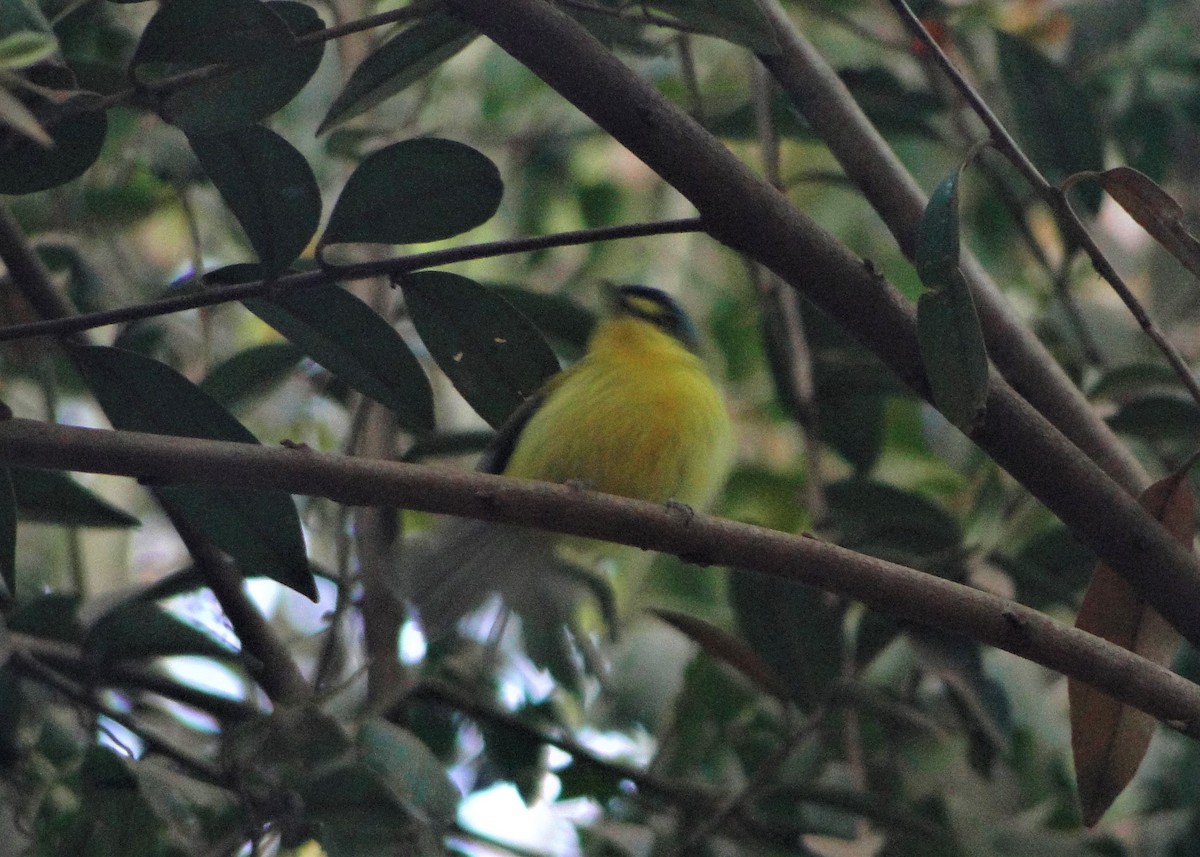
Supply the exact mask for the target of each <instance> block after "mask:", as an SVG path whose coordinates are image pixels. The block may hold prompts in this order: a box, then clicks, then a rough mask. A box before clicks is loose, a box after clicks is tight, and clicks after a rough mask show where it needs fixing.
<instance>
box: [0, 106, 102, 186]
mask: <svg viewBox="0 0 1200 857" xmlns="http://www.w3.org/2000/svg"><path fill="white" fill-rule="evenodd" d="M23 105H24V106H25V107H26V108H27V109H28V110H29V112H30V114H31V115H32V117H33V119H34V121H35V122H36V123H37V124H38V125H39V127H40V128H42V129H43V130H44V131H45V133H47V134H49V135H50V145H48V146H47V145H45V144H43V143H40V142H38V141H37V140H35V139H32V138H31V137H30V136H29V135H27V134H26V133H23V132H22V131H19V130H17V129H16V128H14V127H11V126H10V125H4V124H0V193H11V194H21V193H34V192H35V191H39V190H46V189H48V188H52V187H58V186H59V185H61V184H66V183H67V182H69V181H71V180H72V179H74V178H77V177H79V176H80V175H82V174H83V172H84V171H85V170H86V169H87V168H88V167H90V166H91V165H92V164H93V163H94V162H95V160H96V158H98V157H99V156H100V147H101V146H103V145H104V136H105V134H106V133H107V131H108V119H107V117H106V116H105V114H104V112H103V111H100V110H87V109H84V106H83V99H80V98H74V99H71V100H69V101H66V102H64V103H62V104H55V103H53V102H51V101H50V100H49V99H45V98H42V97H40V96H36V95H28V96H23Z"/></svg>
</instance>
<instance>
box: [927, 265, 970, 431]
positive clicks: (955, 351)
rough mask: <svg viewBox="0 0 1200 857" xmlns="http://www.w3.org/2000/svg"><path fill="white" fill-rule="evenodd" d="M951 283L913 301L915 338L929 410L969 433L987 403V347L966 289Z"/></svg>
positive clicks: (958, 279)
mask: <svg viewBox="0 0 1200 857" xmlns="http://www.w3.org/2000/svg"><path fill="white" fill-rule="evenodd" d="M955 280H956V283H955V285H954V286H953V287H952V288H950V289H948V290H947V291H944V292H933V293H928V294H924V295H921V298H920V300H919V301H917V339H918V342H919V344H920V347H921V361H922V362H923V363H924V364H925V373H926V375H927V376H928V378H929V386H930V390H931V392H932V394H933V403H934V405H936V406H937V409H938V410H939V411H941V412H942V414H943V415H944V416H945V417H946V419H948V420H950V422H951V423H953V424H954V425H955V426H957V427H958V428H959V429H960V430H962V431H963V432H964V433H965V434H970V433H971V432H972V431H974V429H975V427H976V426H978V425H979V423H980V422H981V421H982V420H983V413H984V409H985V407H986V404H987V396H988V359H987V348H986V346H985V345H984V341H983V331H982V330H981V329H980V327H979V316H978V314H977V313H976V311H975V300H974V298H972V297H971V289H970V287H969V286H968V285H967V282H966V280H965V279H964V278H963V277H962V276H961V275H959V276H958V277H956V278H955Z"/></svg>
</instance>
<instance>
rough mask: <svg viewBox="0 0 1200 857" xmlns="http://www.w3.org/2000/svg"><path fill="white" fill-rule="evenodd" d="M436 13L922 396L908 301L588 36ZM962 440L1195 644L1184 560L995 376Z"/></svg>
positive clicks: (509, 5)
mask: <svg viewBox="0 0 1200 857" xmlns="http://www.w3.org/2000/svg"><path fill="white" fill-rule="evenodd" d="M448 5H449V6H450V8H451V9H452V10H454V11H456V12H457V13H458V14H459V15H460V16H461V17H463V18H465V19H466V20H467V21H468V22H469V23H471V24H472V25H474V26H476V27H478V28H479V29H480V30H482V31H483V32H484V33H485V34H486V35H488V36H489V37H491V38H492V39H493V40H494V41H496V42H497V43H498V44H499V45H500V46H501V47H502V48H504V49H505V50H506V51H508V52H509V53H510V54H512V55H513V56H514V57H515V58H516V59H518V60H519V61H521V62H522V63H524V64H525V65H526V66H527V67H528V68H530V70H532V71H533V72H534V73H535V74H537V75H538V76H539V77H541V78H542V79H543V80H544V81H546V82H547V83H548V84H549V85H550V86H552V87H553V88H554V89H555V90H557V91H558V92H559V94H560V95H562V96H563V97H564V98H566V99H567V100H568V101H570V102H571V103H573V104H574V105H575V106H576V107H578V108H579V109H580V110H582V111H583V112H584V113H585V114H587V115H588V116H589V117H590V118H591V119H592V120H593V121H594V122H596V124H598V125H599V126H600V127H602V128H603V129H604V130H605V131H607V132H608V133H609V134H611V135H612V136H613V137H615V138H616V139H617V140H618V141H620V142H621V143H623V144H624V145H625V146H626V147H628V148H629V149H630V150H631V151H632V152H633V153H634V154H635V155H637V156H638V157H640V158H641V159H642V160H643V161H644V162H645V163H646V164H647V165H648V166H650V167H651V168H652V169H654V170H655V171H656V172H657V173H658V174H659V175H660V176H662V177H663V179H665V180H666V181H667V182H668V183H670V184H671V185H673V186H674V187H675V188H676V189H677V190H678V191H679V192H680V193H682V194H683V195H684V196H685V197H687V198H688V199H689V200H690V201H691V202H692V204H693V205H695V206H696V208H697V209H699V211H700V215H701V218H702V219H703V221H704V223H705V226H706V228H707V230H708V232H709V234H710V235H712V236H713V237H714V238H716V239H717V240H718V241H721V242H723V243H725V244H727V245H728V246H730V247H731V248H733V249H735V250H737V251H738V252H741V253H744V254H745V255H748V256H750V257H752V258H754V259H756V260H758V261H759V262H761V263H762V264H764V265H766V266H767V267H768V268H770V269H771V270H773V271H774V272H775V273H777V274H779V275H780V276H781V277H782V278H783V279H784V280H785V281H786V282H788V283H789V284H790V285H791V286H792V287H793V288H795V289H797V290H799V291H800V292H801V293H802V294H804V296H805V297H807V298H809V299H810V300H812V301H813V302H814V303H816V304H817V305H818V306H820V307H821V308H822V309H824V310H825V311H826V312H827V313H828V314H829V315H830V316H832V317H833V318H834V319H835V320H836V321H837V322H838V323H839V324H841V325H842V327H844V328H845V329H846V330H847V331H848V332H849V333H850V334H851V335H852V336H854V337H855V338H856V339H857V340H858V341H860V342H862V343H863V344H864V345H865V346H866V347H868V348H870V349H871V350H872V351H874V352H875V354H876V355H877V356H878V357H879V358H880V359H881V360H882V361H883V362H884V363H885V364H886V365H888V366H889V367H890V368H891V369H892V371H893V372H895V373H896V374H897V376H899V377H900V378H901V380H903V381H904V382H905V383H906V384H908V385H909V386H910V387H912V388H913V389H914V390H915V391H916V392H917V393H918V394H920V395H922V396H924V397H925V398H926V399H928V398H929V389H928V382H927V380H926V376H925V371H924V368H923V364H922V361H921V357H920V352H919V349H918V346H917V336H916V317H915V312H914V309H913V307H912V305H911V304H910V303H909V302H908V301H906V300H905V299H904V297H903V296H902V295H901V294H900V293H899V292H898V291H897V290H896V289H895V288H894V287H892V286H891V285H890V284H889V283H888V282H887V281H885V280H884V279H883V278H882V277H881V276H880V275H879V274H878V272H877V271H876V270H875V269H874V267H873V266H868V265H866V264H865V263H864V262H863V261H862V260H861V259H859V258H858V257H856V256H855V255H854V254H853V253H851V252H850V250H849V249H847V248H846V247H845V246H844V245H843V244H841V243H840V242H839V241H838V240H837V239H836V238H834V237H833V236H832V235H830V234H829V233H827V232H825V231H824V230H823V229H821V228H820V227H819V226H818V225H817V224H816V223H814V222H813V221H812V220H811V219H810V218H809V217H807V216H806V215H804V214H803V213H801V212H800V211H798V210H797V209H796V208H795V207H794V206H792V205H791V203H790V202H789V201H788V200H787V199H786V198H785V197H784V196H783V195H782V194H781V193H779V192H778V191H777V190H775V188H773V187H771V186H770V185H769V184H767V183H766V182H763V181H762V180H761V179H760V178H759V177H758V176H756V175H755V174H754V173H753V171H751V170H750V169H749V168H748V167H747V166H746V165H745V164H743V163H742V162H741V161H740V160H738V159H737V158H736V157H735V156H734V155H733V154H732V153H730V152H729V150H728V149H726V148H725V147H724V146H723V145H722V144H721V143H720V141H718V140H717V139H716V138H715V137H713V136H712V135H711V134H709V133H708V132H707V131H705V130H704V129H703V128H702V127H700V126H699V125H698V124H697V123H696V122H695V121H694V120H692V119H691V117H689V116H688V115H687V114H686V113H684V112H683V111H682V110H680V109H679V108H678V107H676V106H675V105H673V104H671V103H670V102H669V101H667V99H666V98H665V97H663V96H662V95H661V94H660V93H659V92H658V91H657V90H655V89H654V88H653V87H651V86H649V85H648V84H646V83H645V82H644V81H642V80H641V79H640V78H638V77H637V76H636V75H635V74H634V73H633V72H632V71H630V70H629V69H628V68H626V67H625V65H624V64H622V63H621V62H620V61H619V60H618V59H617V58H616V57H614V56H613V55H612V53H611V52H609V51H608V50H607V49H606V48H605V47H604V46H603V45H602V44H601V43H600V42H599V41H597V40H596V39H595V38H594V37H593V36H592V35H591V34H590V33H588V32H587V30H585V29H584V28H583V27H581V26H580V25H579V24H578V23H576V22H575V21H574V20H573V19H571V18H570V17H569V16H567V15H565V14H564V13H562V12H560V11H559V10H557V9H556V8H555V7H553V6H551V5H550V4H548V3H546V2H543V0H508V2H506V3H504V4H502V5H500V4H495V3H493V2H491V1H490V0H450V2H449V3H448ZM971 439H972V440H973V441H975V442H976V443H977V444H978V445H979V446H980V447H981V448H983V449H984V450H985V451H986V452H987V453H988V454H989V455H990V456H991V457H992V458H993V459H994V460H995V461H996V462H997V463H998V464H999V465H1000V466H1001V467H1003V468H1004V469H1005V470H1007V471H1008V472H1009V473H1010V474H1012V475H1013V477H1015V478H1016V479H1017V480H1018V481H1019V482H1021V483H1022V484H1023V485H1024V486H1025V487H1026V488H1028V489H1029V490H1030V492H1031V493H1032V494H1033V495H1034V496H1035V497H1037V498H1038V499H1039V500H1041V501H1042V502H1043V503H1045V504H1046V506H1048V507H1049V508H1050V509H1051V510H1052V511H1053V512H1054V513H1055V514H1056V515H1057V516H1058V517H1059V518H1060V519H1061V520H1062V521H1063V522H1064V523H1066V524H1067V526H1068V527H1070V528H1071V530H1072V531H1073V532H1074V533H1075V535H1076V536H1077V537H1078V538H1079V540H1080V541H1082V542H1083V543H1084V544H1085V545H1087V546H1088V547H1089V548H1091V549H1092V550H1093V551H1094V552H1095V553H1097V554H1098V555H1099V556H1101V557H1102V558H1104V559H1105V560H1106V561H1107V562H1108V563H1109V565H1111V566H1112V567H1113V568H1114V569H1115V570H1116V571H1117V572H1118V573H1119V574H1121V575H1122V576H1123V577H1124V578H1125V579H1126V580H1128V581H1129V582H1130V583H1131V585H1133V586H1134V587H1136V588H1137V590H1138V591H1139V593H1141V594H1142V595H1144V596H1145V597H1146V599H1147V600H1148V601H1149V602H1150V603H1151V604H1153V605H1154V606H1155V607H1156V608H1157V609H1158V610H1159V611H1160V612H1161V613H1162V614H1163V615H1164V616H1166V617H1168V619H1169V621H1170V622H1171V623H1172V624H1173V625H1175V627H1176V628H1178V629H1179V630H1180V631H1181V632H1182V633H1183V634H1184V636H1186V637H1187V638H1188V639H1190V640H1193V641H1200V615H1198V614H1197V611H1195V610H1194V609H1192V608H1191V605H1195V604H1200V563H1198V562H1197V559H1196V557H1195V556H1194V555H1193V554H1192V553H1191V552H1190V551H1188V550H1185V549H1184V548H1183V547H1182V546H1180V545H1179V543H1178V542H1176V541H1175V540H1174V539H1173V538H1172V537H1171V535H1170V534H1169V533H1167V532H1166V530H1164V529H1163V528H1162V527H1161V526H1160V525H1159V524H1158V522H1156V521H1155V520H1154V519H1153V518H1152V517H1151V516H1150V515H1149V514H1148V513H1147V512H1146V511H1145V510H1144V509H1142V508H1141V506H1140V505H1139V504H1138V503H1137V501H1136V500H1135V499H1134V498H1133V497H1132V496H1130V495H1129V494H1128V493H1127V492H1126V491H1125V490H1124V489H1123V488H1122V487H1121V486H1119V485H1118V484H1117V483H1115V482H1114V481H1112V479H1110V478H1109V477H1108V476H1107V475H1105V473H1104V472H1103V471H1102V470H1101V469H1100V468H1099V467H1098V466H1097V465H1096V464H1095V463H1094V462H1093V461H1092V460H1091V459H1089V458H1088V457H1087V456H1086V455H1084V454H1083V453H1082V452H1081V451H1080V450H1079V449H1078V447H1076V446H1075V445H1074V444H1072V443H1071V442H1070V441H1069V440H1068V439H1067V438H1066V437H1064V436H1063V435H1062V434H1061V433H1060V432H1059V431H1058V430H1057V429H1055V428H1054V426H1052V425H1051V424H1050V423H1049V422H1048V421H1047V420H1046V419H1045V417H1043V416H1042V415H1041V414H1040V413H1038V412H1037V411H1036V410H1035V409H1034V408H1033V407H1032V406H1031V405H1030V404H1029V403H1028V402H1027V401H1026V400H1025V399H1023V398H1021V396H1019V395H1018V394H1017V393H1016V392H1015V391H1014V390H1013V389H1012V388H1011V387H1010V386H1009V385H1008V384H1007V383H1006V382H1005V381H1004V379H1003V378H1001V377H1000V376H999V374H998V373H996V372H992V374H991V378H990V388H989V393H988V398H987V402H986V413H985V416H984V419H983V421H982V424H981V425H980V426H979V427H978V428H977V429H976V430H974V431H973V432H972V433H971Z"/></svg>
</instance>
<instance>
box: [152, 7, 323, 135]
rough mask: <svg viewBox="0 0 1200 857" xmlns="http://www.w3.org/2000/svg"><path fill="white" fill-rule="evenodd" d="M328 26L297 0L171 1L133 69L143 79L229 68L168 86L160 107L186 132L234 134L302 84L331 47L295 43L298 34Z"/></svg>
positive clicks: (273, 108)
mask: <svg viewBox="0 0 1200 857" xmlns="http://www.w3.org/2000/svg"><path fill="white" fill-rule="evenodd" d="M322 26H323V25H322V23H321V19H320V18H319V17H318V16H317V13H316V11H315V10H314V9H312V7H310V6H308V5H306V4H304V3H299V2H293V0H278V2H271V3H262V2H259V0H189V2H188V3H186V4H179V3H174V4H167V5H164V6H163V7H162V8H161V9H160V10H159V11H158V13H157V14H156V15H155V16H154V17H153V18H151V19H150V22H149V23H148V24H147V25H146V28H145V30H143V32H142V39H141V41H140V42H139V43H138V47H137V50H136V51H135V53H134V56H133V61H132V63H131V67H132V68H133V69H134V71H135V73H136V74H137V75H138V76H140V77H142V78H164V77H170V76H172V75H178V74H183V73H186V72H191V71H195V70H197V69H201V68H204V67H206V66H210V65H215V64H225V65H228V66H230V68H229V69H228V70H226V71H223V72H221V73H219V74H217V75H215V76H213V77H210V78H208V79H205V80H202V81H193V82H190V83H186V84H183V85H182V86H179V87H178V88H175V89H171V90H168V91H166V92H165V93H163V94H162V97H161V100H160V101H159V103H158V111H159V113H160V115H161V116H162V117H163V118H164V119H166V120H167V121H168V122H171V123H172V124H174V125H177V126H179V127H180V128H182V129H183V130H184V131H187V132H188V133H219V132H222V131H231V130H233V129H235V128H240V127H244V126H246V125H252V124H254V123H255V122H257V121H259V120H260V119H263V118H265V117H267V116H270V115H271V114H272V113H274V112H275V111H277V110H279V109H280V108H281V107H283V106H284V105H285V104H287V103H288V102H289V101H291V100H292V98H293V97H295V95H296V93H298V92H299V91H300V90H301V89H302V88H303V87H304V84H305V83H307V82H308V80H309V78H311V77H312V76H313V73H314V72H315V71H316V70H317V65H318V64H319V63H320V62H321V55H322V53H323V51H324V47H325V45H324V42H316V43H313V44H310V45H305V46H304V47H302V48H296V47H295V46H294V43H295V36H300V35H305V34H306V33H311V32H315V31H317V30H319V29H321V28H322Z"/></svg>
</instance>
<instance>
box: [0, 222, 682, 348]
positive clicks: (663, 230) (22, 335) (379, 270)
mask: <svg viewBox="0 0 1200 857" xmlns="http://www.w3.org/2000/svg"><path fill="white" fill-rule="evenodd" d="M702 229H703V226H702V225H701V223H700V219H699V218H697V217H687V218H681V219H678V220H662V221H655V222H652V223H632V224H626V225H623V226H605V227H600V228H597V229H579V230H574V231H571V232H559V233H556V234H554V235H542V236H538V237H536V238H514V239H508V240H503V241H489V242H485V243H483V244H470V245H467V246H465V247H454V248H450V249H448V250H433V251H430V252H428V253H414V254H412V255H410V256H400V257H398V258H394V259H384V260H380V261H372V262H359V263H357V264H354V265H331V266H328V267H327V268H325V269H323V270H320V271H306V272H304V273H300V274H285V275H284V276H282V277H279V278H278V279H276V280H255V281H254V282H251V283H237V284H234V285H222V286H210V287H208V288H207V289H205V290H204V291H199V292H191V293H188V294H185V295H178V296H176V297H171V298H163V299H162V300H157V301H149V302H147V303H144V304H137V305H135V306H127V307H121V308H119V309H112V310H104V311H102V312H94V313H87V314H84V315H74V316H72V317H71V318H61V319H49V320H46V321H37V322H30V323H28V324H14V325H10V326H8V327H3V328H0V342H6V341H11V340H15V339H28V338H30V337H34V336H66V335H70V334H73V333H77V332H79V331H83V330H91V329H93V328H96V327H105V326H107V325H110V324H121V323H124V322H130V321H137V320H138V319H144V318H154V317H156V316H160V315H169V314H171V313H176V312H183V311H184V310H189V309H196V308H198V307H203V306H215V305H216V304H222V303H230V302H232V301H240V300H244V299H245V298H250V297H259V296H262V295H271V294H276V293H279V294H283V293H286V292H291V291H295V290H300V289H311V288H314V287H316V286H322V285H329V284H331V283H337V282H341V281H343V280H365V279H369V278H371V277H380V276H385V277H399V276H402V275H404V274H408V273H412V272H413V271H418V270H422V269H424V268H434V267H440V266H442V265H452V264H455V263H457V262H468V261H471V260H474V259H487V258H492V257H495V256H506V255H512V254H515V253H527V252H530V251H534V250H545V249H549V248H552V247H570V246H574V245H577V244H592V243H595V242H598V241H613V240H616V239H619V238H640V237H645V236H650V235H666V234H674V233H681V232H698V231H701V230H702ZM0 237H2V236H0ZM2 258H3V247H2V246H0V259H2Z"/></svg>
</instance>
